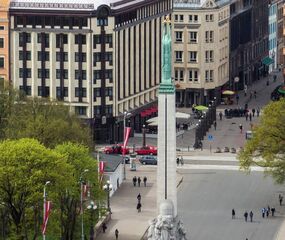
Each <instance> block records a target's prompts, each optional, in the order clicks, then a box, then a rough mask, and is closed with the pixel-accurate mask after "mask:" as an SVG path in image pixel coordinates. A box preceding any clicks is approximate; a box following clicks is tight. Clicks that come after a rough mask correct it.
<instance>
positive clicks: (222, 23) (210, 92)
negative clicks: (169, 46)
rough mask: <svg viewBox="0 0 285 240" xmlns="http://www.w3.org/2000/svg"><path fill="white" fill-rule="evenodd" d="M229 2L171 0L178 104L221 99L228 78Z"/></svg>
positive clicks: (202, 102)
mask: <svg viewBox="0 0 285 240" xmlns="http://www.w3.org/2000/svg"><path fill="white" fill-rule="evenodd" d="M230 2H231V1H230V0H228V1H227V0H218V1H213V0H199V1H196V0H195V1H194V0H188V1H181V0H175V1H174V5H173V16H172V22H173V34H174V36H173V62H174V64H173V66H174V69H173V77H174V80H175V83H176V104H177V106H179V107H191V106H192V105H193V104H197V105H199V104H207V103H208V102H209V100H212V99H214V97H216V98H217V99H218V100H219V99H220V96H221V89H222V87H223V86H224V85H225V84H226V83H227V82H228V80H229V71H228V69H229V17H230Z"/></svg>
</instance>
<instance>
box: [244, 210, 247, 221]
mask: <svg viewBox="0 0 285 240" xmlns="http://www.w3.org/2000/svg"><path fill="white" fill-rule="evenodd" d="M243 216H244V220H245V221H246V222H247V217H248V213H247V211H245V213H244V214H243Z"/></svg>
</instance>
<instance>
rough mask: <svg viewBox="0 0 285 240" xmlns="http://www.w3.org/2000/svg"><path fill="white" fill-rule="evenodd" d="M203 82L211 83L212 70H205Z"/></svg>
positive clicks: (212, 78) (212, 77)
mask: <svg viewBox="0 0 285 240" xmlns="http://www.w3.org/2000/svg"><path fill="white" fill-rule="evenodd" d="M205 81H206V82H213V81H214V71H213V70H206V71H205Z"/></svg>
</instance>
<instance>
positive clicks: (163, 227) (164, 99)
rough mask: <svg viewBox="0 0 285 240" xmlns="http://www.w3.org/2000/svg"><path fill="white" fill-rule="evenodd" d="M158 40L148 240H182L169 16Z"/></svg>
mask: <svg viewBox="0 0 285 240" xmlns="http://www.w3.org/2000/svg"><path fill="white" fill-rule="evenodd" d="M163 27H164V30H163V37H162V79H161V84H160V87H159V94H158V139H157V146H158V162H157V208H158V216H157V218H155V219H153V220H152V221H151V222H150V226H149V229H148V232H147V239H148V240H186V231H185V229H184V226H183V224H182V222H181V221H179V218H178V216H177V188H176V181H177V180H176V117H175V113H176V109H175V87H174V84H173V82H172V79H171V69H172V64H171V62H172V56H171V53H172V50H171V27H170V20H169V17H167V18H166V20H165V21H164V26H163Z"/></svg>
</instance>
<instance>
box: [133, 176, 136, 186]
mask: <svg viewBox="0 0 285 240" xmlns="http://www.w3.org/2000/svg"><path fill="white" fill-rule="evenodd" d="M133 184H134V187H135V186H136V185H137V177H136V176H134V177H133Z"/></svg>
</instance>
